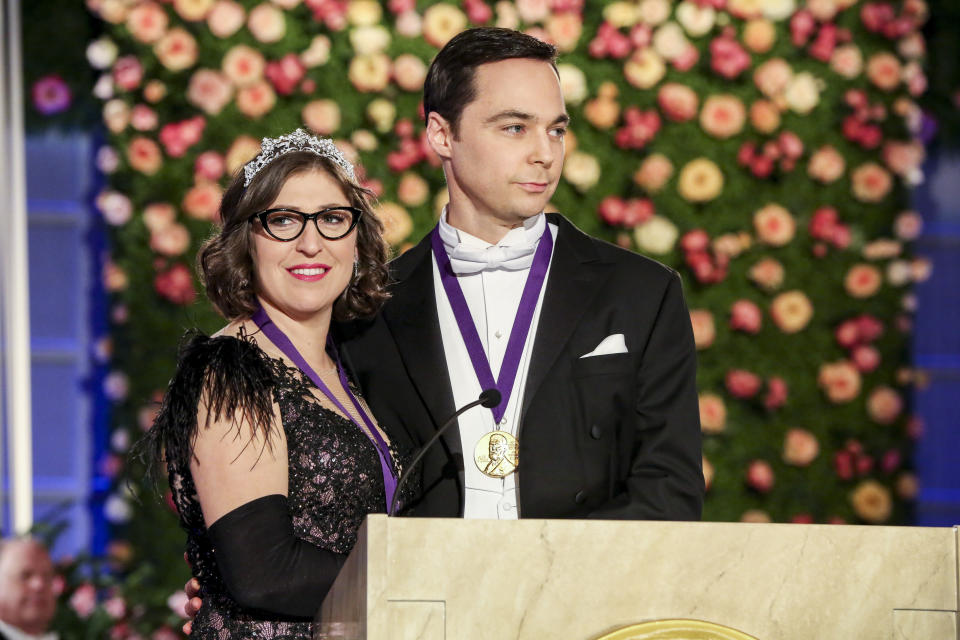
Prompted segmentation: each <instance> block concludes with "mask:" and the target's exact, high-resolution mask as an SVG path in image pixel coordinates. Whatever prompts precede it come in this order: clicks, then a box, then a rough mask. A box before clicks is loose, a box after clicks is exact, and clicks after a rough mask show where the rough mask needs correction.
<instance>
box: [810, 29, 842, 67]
mask: <svg viewBox="0 0 960 640" xmlns="http://www.w3.org/2000/svg"><path fill="white" fill-rule="evenodd" d="M836 48H837V26H836V25H834V24H825V25H823V26H822V27H820V32H819V33H818V34H817V39H816V40H814V41H813V44H812V45H810V49H809V51H810V55H811V56H812V57H814V58H816V59H817V60H819V61H820V62H830V57H831V56H832V55H833V50H834V49H836Z"/></svg>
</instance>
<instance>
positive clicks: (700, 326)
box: [690, 309, 717, 351]
mask: <svg viewBox="0 0 960 640" xmlns="http://www.w3.org/2000/svg"><path fill="white" fill-rule="evenodd" d="M690 325H691V326H692V327H693V341H694V343H695V344H696V346H697V350H698V351H700V350H703V349H706V348H707V347H709V346H710V345H712V344H713V341H714V339H715V338H716V335H717V332H716V327H715V326H714V323H713V314H712V313H710V311H708V310H707V309H691V310H690Z"/></svg>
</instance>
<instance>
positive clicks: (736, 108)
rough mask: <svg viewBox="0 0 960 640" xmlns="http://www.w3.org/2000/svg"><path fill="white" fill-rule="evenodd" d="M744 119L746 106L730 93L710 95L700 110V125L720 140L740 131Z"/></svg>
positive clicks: (745, 117)
mask: <svg viewBox="0 0 960 640" xmlns="http://www.w3.org/2000/svg"><path fill="white" fill-rule="evenodd" d="M746 119H747V110H746V107H744V106H743V102H742V101H741V100H740V98H738V97H736V96H734V95H731V94H723V95H714V96H710V97H709V98H707V100H706V101H705V102H704V103H703V109H702V110H701V111H700V126H701V127H703V130H704V131H706V132H707V134H708V135H711V136H713V137H714V138H720V139H721V140H726V139H727V138H731V137H733V136H735V135H737V134H738V133H740V131H742V130H743V125H744V122H746Z"/></svg>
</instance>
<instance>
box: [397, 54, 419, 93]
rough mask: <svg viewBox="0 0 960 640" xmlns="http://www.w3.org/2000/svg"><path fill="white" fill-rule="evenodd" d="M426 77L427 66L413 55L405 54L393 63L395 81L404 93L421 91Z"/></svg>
mask: <svg viewBox="0 0 960 640" xmlns="http://www.w3.org/2000/svg"><path fill="white" fill-rule="evenodd" d="M426 77H427V65H425V64H424V63H423V60H421V59H420V58H418V57H417V56H415V55H413V54H410V53H404V54H402V55H399V56H397V59H396V60H394V61H393V79H394V80H395V81H396V83H397V85H398V86H399V87H400V88H401V89H403V90H404V91H410V92H418V91H420V90H421V89H423V81H424V80H425V79H426Z"/></svg>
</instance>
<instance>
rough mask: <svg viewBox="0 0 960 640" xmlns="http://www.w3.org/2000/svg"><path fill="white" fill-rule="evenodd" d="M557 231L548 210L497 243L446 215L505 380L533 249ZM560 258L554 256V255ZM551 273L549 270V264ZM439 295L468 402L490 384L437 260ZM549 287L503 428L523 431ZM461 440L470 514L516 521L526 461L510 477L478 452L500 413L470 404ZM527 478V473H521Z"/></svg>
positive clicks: (465, 282)
mask: <svg viewBox="0 0 960 640" xmlns="http://www.w3.org/2000/svg"><path fill="white" fill-rule="evenodd" d="M547 230H549V232H550V233H551V234H552V235H553V238H554V240H556V237H557V227H556V225H553V224H548V223H547V219H546V216H545V215H544V214H542V213H541V214H539V215H536V216H533V217H531V218H528V219H527V220H526V221H524V224H523V225H522V226H520V227H517V228H515V229H511V230H510V231H509V232H508V233H507V234H506V235H505V236H504V237H503V238H502V239H501V240H500V242H498V243H496V244H490V243H489V242H486V241H484V240H481V239H480V238H477V237H475V236H472V235H470V234H469V233H467V232H465V231H461V230H459V229H456V228H454V227H452V226H451V225H450V224H449V223H448V222H447V212H446V210H444V212H443V214H442V215H441V216H440V222H439V232H440V238H441V239H442V240H443V244H444V247H445V248H446V249H447V255H448V256H450V263H451V267H452V269H453V271H454V272H455V273H457V274H458V275H457V281H458V282H459V284H460V288H461V289H462V290H463V296H464V298H465V299H466V301H467V306H468V307H469V309H470V314H471V316H473V322H474V325H475V326H476V328H477V334H478V335H479V336H480V342H481V343H482V344H483V349H484V352H485V353H486V355H487V359H488V360H489V362H490V368H491V371H492V373H493V377H494V379H497V378H499V374H500V365H501V363H502V362H503V358H504V355H505V354H506V349H507V341H508V339H509V338H510V331H511V329H512V328H513V320H514V318H515V317H516V314H517V308H518V307H519V305H520V296H521V294H522V293H523V287H524V284H525V283H526V281H527V275H528V274H529V273H530V265H531V264H532V262H533V254H534V252H535V251H536V248H537V245H538V243H539V241H540V238H541V236H542V235H543V233H544V232H545V231H547ZM551 260H552V256H551ZM547 273H548V277H549V270H548V272H547ZM433 282H434V294H435V296H436V300H437V313H438V315H439V320H440V335H441V337H442V339H443V350H444V353H445V355H446V360H447V370H448V372H449V375H450V385H451V387H452V389H453V400H454V405H455V406H457V407H461V406H463V405H465V404H468V403H470V402H473V401H474V400H476V399H477V397H478V396H479V395H480V392H481V391H483V389H482V388H481V387H480V382H479V381H478V380H477V375H476V373H475V372H474V370H473V364H472V362H471V361H470V355H469V353H468V352H467V347H466V345H465V343H464V341H463V337H462V336H461V334H460V329H459V327H458V325H457V320H456V317H455V316H454V314H453V309H452V308H451V306H450V302H449V300H448V299H447V294H446V292H445V291H444V289H443V283H442V282H441V281H440V271H439V269H438V268H437V263H436V259H434V260H433ZM546 288H547V279H546V278H545V279H544V282H543V287H542V288H541V290H540V297H539V299H538V300H537V306H536V308H535V310H534V314H533V321H532V324H531V327H530V332H529V333H528V334H527V339H526V342H525V343H524V345H523V352H522V355H521V358H520V366H519V369H518V371H517V377H516V380H515V381H514V385H513V391H512V393H511V394H510V400H509V403H508V404H507V408H506V411H505V412H504V415H503V420H501V424H500V425H499V428H500V429H501V430H503V431H507V432H509V433H511V434H512V435H514V436H516V435H517V428H518V426H519V420H520V409H521V407H522V406H523V390H524V387H525V386H526V381H527V372H528V370H529V367H530V355H531V353H532V351H533V343H534V338H535V337H536V334H537V326H538V324H539V320H540V308H541V306H542V305H543V294H544V291H546ZM459 428H460V440H461V445H462V448H463V466H464V480H465V490H466V495H465V503H464V513H463V516H464V517H465V518H494V519H500V520H510V519H516V518H517V517H518V513H517V493H516V492H517V486H518V482H519V481H520V480H519V477H518V474H522V473H523V459H522V458H521V459H520V461H519V467H518V470H517V471H516V472H514V473H512V474H510V475H508V476H507V477H506V478H490V477H488V476H485V475H484V474H483V473H481V472H480V470H479V469H478V468H477V465H476V463H475V462H474V450H475V448H476V445H477V441H478V440H479V439H480V438H481V437H482V436H483V435H484V434H486V433H488V432H490V431H493V430H494V428H495V425H494V419H493V412H492V411H491V410H490V409H486V408H484V407H476V408H474V409H470V410H469V411H467V412H466V413H465V414H463V415H462V416H460V418H459ZM521 477H522V476H521Z"/></svg>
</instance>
